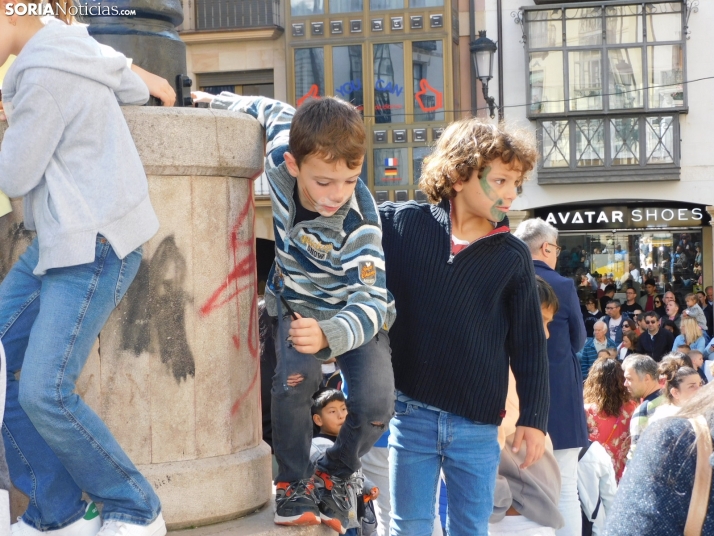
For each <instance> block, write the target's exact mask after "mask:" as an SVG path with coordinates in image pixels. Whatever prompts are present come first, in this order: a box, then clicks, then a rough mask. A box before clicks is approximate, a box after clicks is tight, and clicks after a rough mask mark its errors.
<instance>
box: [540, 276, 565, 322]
mask: <svg viewBox="0 0 714 536" xmlns="http://www.w3.org/2000/svg"><path fill="white" fill-rule="evenodd" d="M536 288H537V289H538V298H539V299H540V306H541V307H543V308H545V309H552V310H553V315H555V314H556V313H557V312H558V309H559V308H560V302H559V301H558V296H556V295H555V291H554V290H553V287H551V286H550V285H549V284H548V283H547V282H546V280H545V279H543V278H542V277H541V276H539V275H537V276H536Z"/></svg>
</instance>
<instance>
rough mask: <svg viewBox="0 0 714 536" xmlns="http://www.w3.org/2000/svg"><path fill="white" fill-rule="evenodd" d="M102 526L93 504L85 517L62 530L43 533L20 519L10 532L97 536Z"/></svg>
mask: <svg viewBox="0 0 714 536" xmlns="http://www.w3.org/2000/svg"><path fill="white" fill-rule="evenodd" d="M101 525H102V521H101V519H100V518H99V510H97V505H96V504H94V503H93V502H91V503H89V504H88V505H87V509H86V513H85V514H84V517H82V518H80V519H78V520H77V521H75V522H74V523H72V524H71V525H67V526H66V527H62V528H61V529H56V530H46V531H44V532H43V531H40V530H37V529H36V528H34V527H31V526H30V525H28V524H27V523H25V522H24V521H23V520H22V518H21V517H18V518H17V523H15V524H14V525H12V526H11V527H10V532H11V533H12V536H96V534H97V532H98V531H99V529H100V528H101Z"/></svg>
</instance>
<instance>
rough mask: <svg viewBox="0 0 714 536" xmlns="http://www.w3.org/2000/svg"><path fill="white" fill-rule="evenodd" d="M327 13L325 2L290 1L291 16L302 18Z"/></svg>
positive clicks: (309, 0)
mask: <svg viewBox="0 0 714 536" xmlns="http://www.w3.org/2000/svg"><path fill="white" fill-rule="evenodd" d="M323 13H325V7H324V3H323V0H290V15H292V16H293V17H302V16H307V15H322V14H323Z"/></svg>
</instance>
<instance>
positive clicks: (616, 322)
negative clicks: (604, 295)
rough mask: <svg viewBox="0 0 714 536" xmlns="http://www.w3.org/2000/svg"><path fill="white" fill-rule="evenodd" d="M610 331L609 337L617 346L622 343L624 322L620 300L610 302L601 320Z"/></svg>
mask: <svg viewBox="0 0 714 536" xmlns="http://www.w3.org/2000/svg"><path fill="white" fill-rule="evenodd" d="M600 320H601V321H602V322H604V323H605V325H606V326H607V329H608V333H609V337H610V339H611V340H612V341H614V343H615V344H620V343H621V342H622V322H623V321H624V318H623V317H622V314H620V300H610V301H609V302H607V305H606V306H605V316H603V317H602V318H601V319H600Z"/></svg>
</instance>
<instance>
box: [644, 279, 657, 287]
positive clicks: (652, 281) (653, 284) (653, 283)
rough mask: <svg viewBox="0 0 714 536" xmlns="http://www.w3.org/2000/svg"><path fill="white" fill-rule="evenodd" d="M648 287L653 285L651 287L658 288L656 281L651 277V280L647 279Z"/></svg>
mask: <svg viewBox="0 0 714 536" xmlns="http://www.w3.org/2000/svg"><path fill="white" fill-rule="evenodd" d="M647 285H651V286H653V287H656V286H657V283H656V282H655V280H654V279H652V278H651V277H650V278H649V279H645V286H647Z"/></svg>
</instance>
